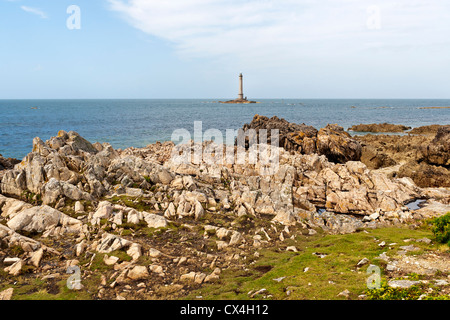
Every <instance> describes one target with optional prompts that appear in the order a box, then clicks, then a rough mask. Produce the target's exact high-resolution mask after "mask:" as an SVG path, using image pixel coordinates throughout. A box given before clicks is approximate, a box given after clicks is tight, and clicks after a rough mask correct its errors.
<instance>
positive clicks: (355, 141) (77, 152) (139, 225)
mask: <svg viewBox="0 0 450 320" xmlns="http://www.w3.org/2000/svg"><path fill="white" fill-rule="evenodd" d="M449 127H450V126H441V127H440V128H439V129H438V130H437V131H436V134H435V135H433V136H429V137H424V136H418V137H417V138H414V139H411V137H409V140H408V142H407V141H405V140H403V139H402V138H404V137H387V136H386V137H384V136H383V137H382V138H380V136H377V138H374V137H372V136H364V137H352V136H350V135H349V134H348V133H347V132H345V131H344V130H343V128H341V127H339V126H338V125H328V126H327V127H325V128H323V129H320V130H316V129H315V128H313V127H310V126H307V125H304V124H302V125H298V124H292V123H289V122H287V121H285V120H283V119H279V118H276V117H274V118H271V119H269V118H266V117H262V116H258V115H256V116H255V118H254V119H253V121H252V122H251V123H250V124H247V125H245V126H244V128H243V129H244V130H249V129H255V130H258V129H274V128H276V129H278V130H279V132H280V136H279V142H280V148H276V151H277V152H278V153H279V167H278V170H277V171H276V172H275V174H273V175H269V176H268V175H262V174H261V171H260V170H259V169H260V168H259V166H260V165H259V164H253V163H249V162H245V163H242V164H238V163H237V161H236V162H234V163H231V164H230V163H215V164H214V165H211V164H210V163H208V162H205V161H204V160H200V161H191V162H189V163H180V162H177V161H176V157H175V156H174V154H175V155H176V154H177V153H174V150H179V149H178V148H180V147H182V148H183V150H184V151H186V150H187V151H190V152H191V153H192V154H195V151H196V150H199V149H200V150H204V149H207V148H210V147H211V146H212V145H213V144H212V143H211V142H204V143H203V144H200V143H194V142H191V143H189V144H187V145H184V146H175V145H174V144H173V143H172V142H165V143H156V144H152V145H149V146H147V147H145V148H127V149H124V150H115V149H113V148H112V147H111V146H110V145H109V144H107V143H103V144H101V143H98V142H97V143H94V144H92V143H90V142H89V141H87V140H85V139H84V138H82V137H81V136H80V135H79V134H77V133H76V132H64V131H60V132H59V133H58V135H57V136H56V137H53V138H51V139H50V140H48V141H46V142H44V141H42V140H41V139H39V138H35V139H34V140H33V149H32V152H31V153H29V154H28V155H27V156H26V157H25V158H24V159H23V160H22V161H21V162H20V163H16V161H13V160H12V159H8V160H6V159H4V158H0V160H1V161H0V179H1V185H0V186H1V188H0V191H1V194H0V213H1V215H0V244H1V246H0V269H1V270H2V273H0V276H4V277H6V278H7V279H9V280H8V281H12V279H14V277H17V276H24V277H28V278H39V279H42V278H44V279H52V278H51V277H54V278H55V279H59V280H61V279H64V276H63V275H64V274H66V269H67V268H68V267H69V266H80V267H81V269H82V270H84V271H83V272H84V273H83V279H85V280H84V281H85V282H87V280H86V279H88V278H89V279H92V281H93V283H94V284H93V286H95V290H94V291H95V292H93V293H91V294H90V297H92V296H94V297H95V298H97V299H117V298H133V299H160V298H162V299H164V298H168V297H170V298H179V297H182V296H183V295H185V294H186V293H188V292H189V291H190V290H192V289H195V288H198V287H200V286H202V285H203V284H207V283H214V282H218V281H220V279H221V272H223V271H224V270H227V269H230V268H235V267H239V268H241V267H243V266H244V267H245V266H248V265H247V262H246V259H244V258H245V257H248V256H250V255H254V254H256V253H255V252H256V251H257V250H259V249H260V248H264V247H266V246H271V245H274V243H277V244H278V245H279V244H280V243H283V241H284V239H287V238H289V237H293V236H294V235H302V236H305V237H306V236H311V235H314V234H316V233H317V232H325V233H329V234H349V233H354V232H357V231H360V230H363V229H365V228H369V229H370V228H381V227H386V226H395V225H404V224H408V225H410V226H415V225H420V223H421V221H423V220H425V219H428V218H431V217H436V216H441V215H443V214H445V213H446V212H449V211H450V190H449V189H448V188H442V187H444V186H445V187H449V186H450V185H449V184H448V176H446V174H445V173H444V172H443V171H442V170H447V171H448V166H449V153H450V149H449V141H450V138H449V132H450V128H449ZM270 138H271V137H269V142H270ZM375 140H376V141H375ZM388 142H389V143H388ZM402 143H403V145H402ZM258 146H261V145H258ZM246 147H249V146H248V141H247V145H246ZM235 148H238V147H235ZM177 152H178V151H177ZM271 152H274V149H271ZM411 161H415V162H414V163H413V164H411ZM414 165H417V166H419V167H420V166H426V167H425V168H426V170H422V169H420V170H413V169H411V172H408V168H414ZM429 167H433V168H438V169H436V170H438V171H436V175H437V176H439V177H440V178H439V179H440V180H439V179H438V178H433V179H431V178H430V180H429V181H428V180H424V178H423V175H424V174H425V175H428V171H427V170H428V168H429ZM439 170H441V171H439ZM418 171H420V172H421V174H420V175H419V174H418V173H417V172H418ZM432 175H434V173H433V174H432ZM442 179H443V180H442ZM417 181H419V182H420V183H417ZM423 181H425V182H423ZM422 182H423V183H422ZM418 199H423V200H424V201H423V203H422V204H421V208H418V209H414V210H412V209H410V208H409V207H408V204H410V203H413V202H414V201H416V200H418ZM66 277H67V276H66ZM82 283H83V282H82ZM86 285H87V284H86ZM90 290H92V289H91V288H90Z"/></svg>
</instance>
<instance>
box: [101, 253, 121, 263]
mask: <svg viewBox="0 0 450 320" xmlns="http://www.w3.org/2000/svg"><path fill="white" fill-rule="evenodd" d="M118 261H119V258H118V257H115V256H110V257H108V255H106V254H105V255H104V256H103V262H104V263H105V264H106V265H107V266H112V265H115V264H116V263H117V262H118Z"/></svg>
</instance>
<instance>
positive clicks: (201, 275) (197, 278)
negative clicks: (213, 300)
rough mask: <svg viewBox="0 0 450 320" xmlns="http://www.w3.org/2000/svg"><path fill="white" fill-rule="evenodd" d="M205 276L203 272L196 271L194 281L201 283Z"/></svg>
mask: <svg viewBox="0 0 450 320" xmlns="http://www.w3.org/2000/svg"><path fill="white" fill-rule="evenodd" d="M205 278H206V274H204V273H197V274H196V275H195V278H194V282H195V283H198V284H202V283H203V281H204V280H205Z"/></svg>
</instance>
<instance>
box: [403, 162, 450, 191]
mask: <svg viewBox="0 0 450 320" xmlns="http://www.w3.org/2000/svg"><path fill="white" fill-rule="evenodd" d="M398 177H409V178H411V179H412V180H413V181H414V182H415V183H416V184H417V185H418V186H419V187H450V170H448V169H447V168H445V167H442V166H437V165H432V164H428V163H426V162H420V163H417V162H416V161H408V162H407V163H405V164H403V165H402V166H401V167H400V168H399V170H398Z"/></svg>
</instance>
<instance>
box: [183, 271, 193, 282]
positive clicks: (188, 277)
mask: <svg viewBox="0 0 450 320" xmlns="http://www.w3.org/2000/svg"><path fill="white" fill-rule="evenodd" d="M195 276H196V273H195V272H189V273H186V274H183V275H181V277H180V281H182V282H191V281H192V282H194V280H195Z"/></svg>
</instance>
